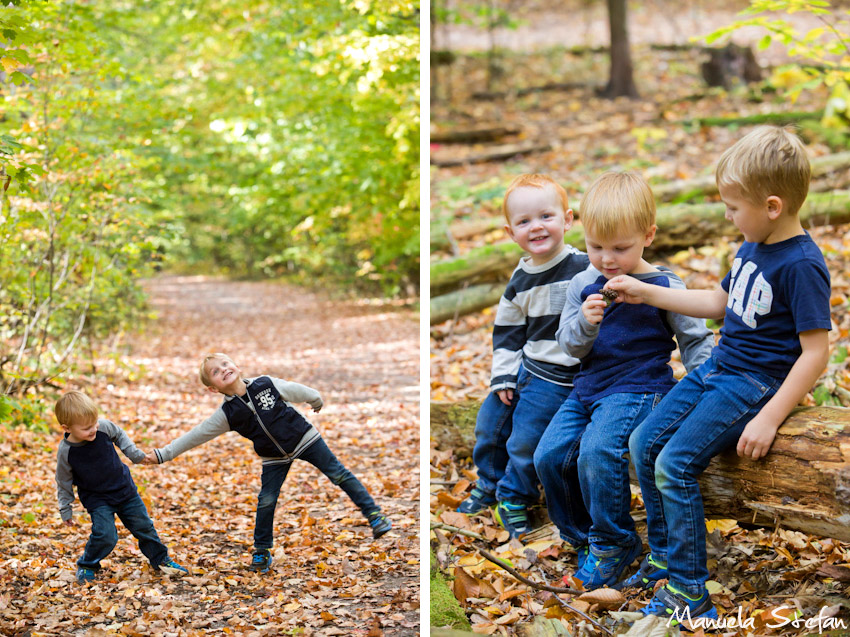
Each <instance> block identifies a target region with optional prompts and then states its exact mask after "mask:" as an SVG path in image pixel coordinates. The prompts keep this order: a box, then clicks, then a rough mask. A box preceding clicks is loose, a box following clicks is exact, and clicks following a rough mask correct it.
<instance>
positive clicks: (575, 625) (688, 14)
mask: <svg viewBox="0 0 850 637" xmlns="http://www.w3.org/2000/svg"><path fill="white" fill-rule="evenodd" d="M746 4H747V3H746V2H734V1H726V0H721V1H720V2H704V1H702V0H694V1H691V2H687V3H678V2H672V1H667V0H655V1H653V2H648V3H639V4H635V3H631V4H630V5H629V12H630V14H629V15H630V36H631V41H632V45H633V46H632V55H633V62H634V65H635V81H636V84H637V86H638V90H639V92H640V94H641V98H640V99H638V100H627V99H617V100H607V99H603V98H600V97H598V96H597V95H596V93H595V89H596V88H599V87H601V86H602V85H604V83H605V81H606V80H607V76H608V58H607V54H606V53H604V52H599V53H581V54H579V53H569V52H567V51H566V50H565V48H563V47H570V46H574V45H586V46H596V45H606V44H607V24H606V22H605V14H604V5H603V4H598V3H586V2H572V1H571V0H568V1H567V2H562V3H554V2H550V1H549V0H536V1H535V2H533V3H523V10H522V11H521V12H520V14H513V15H512V17H521V18H522V19H524V20H525V22H524V23H523V24H521V25H520V26H519V28H518V29H516V31H501V32H499V33H497V36H496V42H497V44H499V45H501V46H504V47H505V49H507V51H502V52H500V53H498V54H497V56H496V66H497V68H496V74H495V75H494V80H493V82H492V85H491V86H490V87H488V86H487V69H486V66H487V64H486V58H485V56H484V55H483V54H482V53H481V51H482V50H483V49H486V47H487V46H488V43H489V40H488V39H487V37H486V34H483V32H482V31H478V32H475V30H474V29H473V28H471V27H469V26H460V27H452V29H450V30H449V31H448V32H449V36H450V37H449V38H448V40H447V39H446V38H445V37H444V35H445V33H438V34H437V35H438V37H437V41H438V44H439V45H440V46H449V47H450V48H453V49H454V50H456V51H458V50H460V51H464V52H465V53H467V54H461V55H460V56H458V57H457V58H456V60H455V62H454V64H453V65H452V66H450V67H438V68H433V67H432V90H431V94H432V105H431V119H432V127H434V128H436V129H448V128H456V127H457V128H464V127H468V126H473V125H487V124H498V125H514V126H516V127H518V128H519V129H520V130H521V132H520V133H519V134H518V135H516V136H513V137H508V138H505V139H502V140H500V143H507V142H513V143H518V142H524V141H533V142H538V143H546V144H549V146H550V149H549V150H547V151H543V152H535V153H533V154H530V155H526V156H523V157H515V158H514V159H512V160H510V161H507V162H487V163H472V164H467V165H462V166H454V167H432V169H431V220H432V223H434V222H435V221H437V222H439V223H440V225H441V226H444V225H448V226H449V227H450V228H451V227H453V226H454V227H460V226H463V225H464V224H467V227H470V226H471V222H476V221H478V220H481V219H485V218H498V217H500V214H501V213H500V210H499V206H500V204H501V195H502V194H503V192H504V188H505V186H506V185H507V184H508V183H509V182H510V180H511V179H512V178H513V177H514V176H515V175H517V174H520V173H524V172H543V173H548V174H551V175H553V176H554V177H555V178H556V179H558V180H559V181H560V183H562V184H563V185H564V186H565V187H566V188H567V191H568V193H569V195H570V199H571V201H572V202H575V201H576V200H577V199H579V198H580V197H581V193H582V192H583V191H584V190H585V189H586V188H587V186H588V185H589V184H590V183H591V182H592V181H593V179H594V178H595V177H597V176H598V175H599V174H601V173H602V172H603V171H605V170H626V169H629V170H636V171H638V172H640V173H641V174H642V175H644V176H645V177H646V178H647V179H648V180H649V181H650V183H652V184H656V183H667V182H672V181H676V180H682V179H688V178H691V177H695V176H699V175H706V174H711V172H712V169H713V165H714V163H715V162H716V161H717V159H718V157H719V156H720V154H721V153H722V151H723V150H725V149H726V148H727V147H728V146H729V145H731V144H732V143H734V141H736V140H737V139H739V138H740V137H741V136H742V135H743V134H744V133H746V132H747V131H748V130H749V127H747V126H704V125H694V124H688V123H687V121H688V120H693V119H694V118H699V117H709V116H711V117H717V116H743V115H756V114H760V113H777V112H789V111H811V110H815V109H817V108H822V105H823V103H824V101H825V94H824V93H823V92H818V91H813V92H804V93H803V94H802V95H801V97H800V99H799V100H798V101H797V102H796V103H791V102H790V101H789V100H788V99H787V98H784V97H782V95H781V91H782V89H783V88H786V87H787V86H788V83H789V82H792V83H793V81H794V78H793V73H789V74H783V73H773V69H775V68H776V65H778V64H780V63H783V62H786V61H787V60H788V58H787V55H785V54H784V53H785V52H784V51H783V50H782V49H781V47H777V46H771V47H770V49H769V50H768V51H758V50H757V51H756V56H757V58H758V59H759V62H760V63H761V64H762V65H763V66H765V67H766V68H765V77H766V78H767V77H769V78H770V79H769V80H768V81H767V82H765V83H764V84H761V85H753V86H750V87H737V88H734V89H733V90H731V91H724V90H722V89H708V88H706V87H705V85H704V83H703V81H702V79H701V77H700V70H699V69H700V63H701V62H702V61H703V60H704V59H705V56H704V54H703V53H701V52H700V51H699V50H697V49H678V50H659V49H657V48H651V47H650V45H651V44H671V43H678V44H687V43H688V42H689V38H690V37H691V36H695V35H698V34H700V33H706V32H708V31H710V30H711V29H714V28H717V27H718V26H721V25H722V24H728V23H729V22H730V21H731V20H732V19H734V12H735V11H737V10H738V9H740V8H741V7H743V6H745V5H746ZM803 26H813V25H808V24H805V25H803ZM761 35H763V33H760V32H758V30H753V31H749V32H747V33H743V34H740V35H739V36H738V37H736V41H738V42H739V43H754V42H755V41H757V39H758V38H759V37H761ZM767 67H770V68H767ZM565 82H570V83H573V84H574V85H573V86H572V87H571V88H567V89H561V90H544V91H530V92H528V93H525V94H519V93H517V92H516V91H517V89H524V88H531V87H535V86H538V87H539V86H542V85H546V84H550V83H565ZM488 88H489V90H492V91H497V92H498V91H507V93H505V94H503V95H501V96H496V97H491V98H484V97H481V96H474V95H473V93H475V92H476V91H484V90H487V89H488ZM804 139H805V141H806V143H807V148H808V150H809V152H810V154H811V156H812V157H817V156H821V155H827V154H830V153H835V152H839V151H841V150H845V149H843V148H838V147H831V146H830V145H829V144H828V143H827V141H826V140H825V139H824V138H822V137H820V136H818V134H816V133H812V132H811V131H808V132H806V133H805V135H804ZM484 146H486V144H479V145H473V146H470V145H460V144H437V145H432V154H433V155H434V156H440V157H443V158H452V157H455V158H458V157H464V156H467V155H474V154H478V153H480V152H481V151H482V150H483V148H484ZM819 182H820V185H819V187H822V188H824V189H842V188H846V187H847V184H848V183H850V171H848V170H846V169H844V170H841V171H837V172H835V173H833V174H831V175H829V176H827V177H826V178H822V179H820V180H819ZM697 201H699V199H697ZM500 225H501V223H499V224H498V225H497V227H498V226H500ZM810 232H811V233H812V236H813V237H814V239H815V241H816V242H817V243H818V245H819V246H821V248H822V249H823V251H824V254H825V257H826V260H827V264H828V266H829V269H830V273H831V276H832V292H833V294H832V318H833V322H834V329H833V330H832V331H831V332H830V343H831V352H830V353H831V361H830V364H829V367H828V369H827V370H826V371H825V373H824V375H823V376H822V377H821V379H820V380H819V382H818V386H817V389H816V390H815V391H814V392H813V393H810V394H809V395H808V396H807V397H806V399H805V401H804V402H805V403H807V404H814V403H818V402H819V403H827V404H842V405H845V406H847V405H850V369H848V362H850V361H848V357H847V349H848V345H850V304H848V298H850V280H848V274H847V273H848V272H850V225H839V226H831V225H823V226H819V227H815V228H811V229H810ZM504 240H506V237H505V236H504V233H503V232H502V231H501V229H497V230H489V231H487V232H486V233H478V234H464V235H463V236H462V237H461V238H459V239H457V240H456V241H454V242H453V243H451V245H449V246H448V248H446V247H440V249H439V250H438V251H434V252H432V255H431V258H432V259H444V258H447V257H449V256H451V255H452V254H464V253H465V252H467V251H469V250H470V249H473V248H475V247H478V246H480V245H484V244H492V243H495V242H498V241H504ZM739 242H740V237H739V236H728V237H718V239H717V241H716V242H714V243H713V244H712V245H709V246H694V248H693V249H691V250H688V251H683V252H680V253H677V254H663V255H653V257H652V258H651V261H652V262H654V263H666V264H667V265H670V266H671V267H672V268H673V269H674V270H675V271H676V272H677V273H679V274H680V276H682V278H683V279H684V280H685V282H686V283H687V285H688V286H689V287H696V288H711V287H714V286H716V285H717V284H718V282H719V280H720V278H721V276H722V273H723V272H724V267H728V258H729V254H734V251H735V250H736V249H737V247H738V245H739ZM494 312H495V308H491V309H488V310H485V311H483V312H479V313H476V314H472V315H469V316H464V317H460V318H459V319H458V320H456V321H447V322H444V323H441V324H439V325H434V326H432V328H431V341H430V357H431V372H430V386H431V398H432V399H433V400H450V401H452V400H460V399H463V398H468V397H477V398H482V397H483V396H484V395H486V392H487V388H488V384H489V372H490V364H491V356H492V351H491V332H492V327H493V319H494ZM672 364H673V367H674V371H675V372H676V374H677V376H678V375H681V374H682V373H683V371H684V370H683V368H682V366H681V364H680V363H679V362H678V360H677V359H676V358H675V357H674V360H673V363H672ZM430 460H431V489H430V491H431V493H430V496H431V497H430V514H431V522H432V525H439V526H440V527H441V528H437V529H435V530H433V531H432V535H431V545H432V547H433V548H434V549H435V551H436V554H437V559H438V562H439V564H440V566H441V568H442V569H443V570H444V571H447V572H449V573H451V574H454V575H455V580H454V586H455V594H456V596H457V597H458V598H459V599H464V600H467V607H466V611H467V614H468V615H469V617H470V620H471V621H472V624H473V629H474V630H475V632H478V633H484V634H497V635H514V634H517V635H522V634H528V633H525V632H524V631H526V630H527V628H528V626H529V624H530V623H531V622H532V620H534V619H535V618H540V617H546V616H548V617H550V618H554V619H560V621H561V623H562V624H563V626H565V627H568V629H569V630H570V631H572V632H571V634H573V635H575V634H582V631H588V632H587V633H584V634H588V633H589V634H603V631H602V629H600V628H598V627H594V626H593V624H591V623H590V622H588V621H587V620H586V619H585V618H583V617H581V616H580V615H579V614H577V613H575V612H572V611H565V609H564V608H563V607H561V605H560V603H559V602H556V601H555V600H554V599H553V597H552V593H548V592H541V591H536V590H534V589H533V588H530V587H528V586H526V585H524V584H520V583H518V582H517V581H516V580H515V579H514V578H513V577H512V576H511V575H509V574H508V573H507V572H506V571H504V570H503V569H501V568H499V567H498V566H495V565H493V564H492V563H490V562H488V561H487V560H485V559H483V558H482V557H481V555H480V553H478V548H484V549H487V550H490V551H491V552H492V553H495V554H496V555H498V556H501V557H503V558H506V559H509V560H510V561H511V563H512V564H513V565H514V566H515V567H516V568H517V569H518V571H519V572H520V573H522V574H524V575H525V576H527V577H530V578H532V579H533V580H535V581H537V582H538V583H545V584H548V585H551V586H565V585H568V581H569V580H568V581H567V582H566V583H565V582H564V581H563V580H562V578H563V576H565V575H569V574H570V573H572V572H573V571H574V569H575V555H574V553H573V552H572V550H571V549H570V548H569V546H568V545H565V544H563V543H562V542H561V541H560V540H559V539H558V538H557V533H556V532H555V531H554V528H553V527H552V526H551V524H546V523H545V522H546V519H545V517H541V518H540V519H538V522H539V523H540V524H541V525H542V526H541V527H540V529H539V530H538V531H535V532H534V533H533V534H532V535H531V536H530V537H527V538H525V541H524V543H522V544H521V543H518V542H517V541H515V540H514V541H511V542H508V537H507V534H506V533H505V532H504V531H501V530H500V528H499V527H498V525H496V524H495V522H494V521H493V519H492V517H491V516H490V515H489V514H486V515H481V516H474V517H472V518H466V517H465V516H463V515H461V514H457V513H455V511H454V509H455V507H456V506H457V504H458V502H459V501H461V500H462V499H463V498H464V497H465V496H466V495H467V493H468V490H469V486H470V483H471V482H472V481H474V479H475V473H474V467H473V466H472V464H471V463H470V461H469V459H468V458H458V457H456V456H455V455H454V454H453V453H452V451H451V450H436V449H432V450H431V457H430ZM633 505H634V506H633V515H634V516H635V518H636V519H637V520H639V528H642V522H640V520H641V518H643V517H644V516H645V514H644V512H643V507H642V503H641V501H640V497H639V495H638V494H635V497H634V499H633ZM708 524H709V530H710V531H711V533H710V553H709V558H710V566H711V567H712V568H711V570H712V578H713V582H714V583H713V584H712V585H711V586H712V592H713V593H714V596H713V599H714V601H715V604H716V606H717V607H718V609H719V610H720V611H721V615H722V616H724V617H729V616H730V615H731V614H735V613H737V611H738V609H739V608H740V609H741V612H742V615H743V616H744V617H745V618H746V617H753V618H755V619H754V621H755V624H754V626H753V627H752V628H748V629H746V630H739V629H730V630H728V631H727V633H726V634H729V635H738V634H740V635H744V634H752V635H761V634H779V633H782V632H783V631H784V632H785V633H786V634H795V635H799V634H806V633H808V632H814V633H817V632H818V626H817V625H814V626H811V625H810V626H809V627H808V630H806V627H805V626H804V625H802V624H797V625H791V624H787V625H785V626H783V627H781V628H776V629H774V630H771V629H769V628H768V624H774V625H775V624H778V623H779V622H778V621H776V620H772V621H771V620H770V619H769V618H770V615H769V613H768V612H767V611H770V610H772V609H778V608H779V607H781V606H782V605H787V606H789V607H791V608H795V609H798V610H800V611H802V612H804V613H805V616H806V617H807V618H811V617H812V616H813V614H814V615H817V613H818V612H819V609H822V608H823V609H828V610H827V611H825V612H826V613H827V614H835V616H836V617H838V618H841V619H843V621H844V627H850V607H848V604H847V601H846V600H847V599H848V597H850V587H848V581H850V545H848V544H842V543H840V542H837V541H835V540H832V539H829V538H819V537H814V536H806V535H804V534H802V533H798V532H791V531H787V530H783V529H776V530H772V529H749V530H747V529H742V528H740V527H739V526H737V525H736V524H735V523H734V522H733V521H710V522H709V523H708ZM451 527H458V528H462V529H464V530H465V531H469V532H472V533H474V534H478V535H480V536H481V538H482V539H475V538H471V537H469V536H468V535H463V534H461V533H459V532H457V531H454V530H452V528H451ZM646 599H647V595H646V594H642V595H639V596H636V595H634V594H633V593H630V594H629V595H627V597H626V598H622V597H618V598H617V599H609V600H604V599H596V598H594V597H593V596H591V597H590V598H589V599H588V598H585V599H584V600H578V599H576V598H570V597H564V600H568V601H569V603H570V604H571V605H572V606H574V607H576V608H577V609H578V610H580V611H583V612H585V613H587V614H589V615H590V617H591V618H592V619H593V620H594V621H598V622H600V623H601V624H603V625H604V627H605V628H606V629H608V630H612V631H614V632H625V631H626V630H628V628H627V625H628V622H627V621H623V620H622V619H619V620H618V619H615V617H621V616H618V615H616V613H617V612H620V611H625V612H628V611H633V610H635V609H636V608H637V607H639V606H642V605H643V603H645V601H646ZM609 611H613V612H614V613H615V614H614V615H612V614H610V613H609ZM759 617H760V618H761V619H759ZM821 627H822V628H823V629H824V631H826V630H827V629H828V628H830V625H829V623H828V621H827V620H824V622H823V623H822V624H821ZM832 627H840V625H836V624H833V625H832ZM645 628H646V627H645ZM550 630H551V627H550ZM649 630H651V627H650V628H647V630H646V631H644V632H643V633H641V634H649ZM539 634H554V633H543V632H540V633H539ZM659 634H663V630H661V632H660V633H659Z"/></svg>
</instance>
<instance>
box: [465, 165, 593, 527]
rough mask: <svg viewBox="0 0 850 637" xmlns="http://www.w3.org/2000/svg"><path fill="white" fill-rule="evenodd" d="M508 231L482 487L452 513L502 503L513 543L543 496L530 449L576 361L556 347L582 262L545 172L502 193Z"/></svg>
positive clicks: (563, 198)
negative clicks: (515, 258)
mask: <svg viewBox="0 0 850 637" xmlns="http://www.w3.org/2000/svg"><path fill="white" fill-rule="evenodd" d="M502 211H503V213H504V215H505V221H506V222H507V223H506V225H505V231H506V232H507V233H508V235H509V236H510V237H511V239H513V240H514V241H515V242H516V243H517V244H518V245H519V246H520V247H521V248H522V249H523V250H525V251H526V252H527V253H528V256H525V257H523V258H522V259H520V262H519V265H518V266H517V268H516V269H515V270H514V272H513V275H512V276H511V280H510V281H509V282H508V286H507V288H506V289H505V293H504V294H503V295H502V298H501V300H500V301H499V308H498V310H497V312H496V321H495V325H494V327H493V364H492V372H491V376H490V394H488V396H487V398H485V400H484V402H483V403H482V405H481V408H480V410H479V412H478V418H477V421H476V425H475V447H474V448H473V451H472V459H473V462H474V463H475V466H476V467H477V469H478V480H477V483H476V485H475V487H474V488H473V489H472V493H471V494H470V496H469V497H468V498H467V499H466V500H465V501H464V502H462V503H461V504H460V506H459V507H458V511H460V512H462V513H467V514H472V513H478V512H479V511H483V510H486V509H487V508H488V507H490V506H492V505H494V504H498V506H497V507H496V518H497V520H499V522H500V523H501V524H502V526H503V527H504V528H505V529H506V530H507V531H508V532H509V533H510V535H511V537H519V536H520V535H522V534H523V533H527V532H528V531H530V530H531V524H530V522H529V517H528V506H529V505H532V504H536V503H537V502H538V500H539V499H540V492H539V487H538V485H539V480H538V478H537V473H536V472H535V470H534V462H533V456H534V450H535V449H536V448H537V442H538V440H539V439H540V436H541V435H542V434H543V432H544V431H545V429H546V426H547V425H548V424H549V419H550V418H551V417H552V416H553V415H554V413H555V412H556V411H557V409H558V407H560V405H561V403H562V402H563V401H564V399H566V397H567V396H569V395H570V391H571V390H572V384H573V376H574V375H575V373H576V371H577V370H578V361H577V360H576V359H574V358H571V357H570V356H567V355H566V354H564V353H563V352H562V351H561V350H560V348H559V347H558V344H557V343H556V342H555V330H556V329H557V327H558V319H559V317H560V315H561V308H562V307H563V305H564V298H565V291H566V286H567V285H568V284H569V281H570V279H571V278H572V277H573V276H574V275H576V274H577V273H579V272H581V271H583V270H584V269H585V268H586V267H587V264H588V260H587V255H585V254H584V253H583V252H579V251H578V250H576V249H575V248H573V247H572V246H568V245H566V244H565V243H564V235H565V234H566V231H567V230H568V229H569V227H570V226H571V225H572V222H573V211H572V210H570V208H569V204H568V201H567V193H566V191H565V190H564V189H563V187H562V186H561V185H560V184H558V183H557V182H556V181H555V180H554V179H552V178H551V177H549V176H547V175H537V174H526V175H520V176H519V177H517V178H516V179H514V180H513V182H511V184H510V186H509V187H508V189H507V192H506V193H505V198H504V202H503V204H502Z"/></svg>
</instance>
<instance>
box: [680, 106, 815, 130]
mask: <svg viewBox="0 0 850 637" xmlns="http://www.w3.org/2000/svg"><path fill="white" fill-rule="evenodd" d="M822 117H823V111H822V110H819V111H795V112H788V113H756V114H755V115H738V116H735V117H696V118H694V119H687V120H684V121H683V122H682V124H683V125H685V126H693V125H697V126H757V125H759V124H777V125H782V124H793V123H795V122H801V121H804V120H810V119H821V118H822Z"/></svg>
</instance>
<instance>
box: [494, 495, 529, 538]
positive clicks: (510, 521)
mask: <svg viewBox="0 0 850 637" xmlns="http://www.w3.org/2000/svg"><path fill="white" fill-rule="evenodd" d="M494 515H495V516H496V522H498V523H499V524H500V525H501V526H502V528H503V529H505V530H506V531H507V532H508V533H509V534H510V536H511V537H519V536H520V535H523V534H524V533H528V532H529V531H531V522H529V520H528V509H527V508H526V506H525V505H524V504H517V503H516V502H499V504H498V505H496V508H495V510H494Z"/></svg>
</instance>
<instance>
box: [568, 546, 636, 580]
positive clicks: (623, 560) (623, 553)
mask: <svg viewBox="0 0 850 637" xmlns="http://www.w3.org/2000/svg"><path fill="white" fill-rule="evenodd" d="M596 549H597V550H599V551H604V552H610V551H613V550H616V552H615V553H613V554H611V555H608V556H606V557H599V556H598V555H595V554H594V553H593V550H592V549H591V550H590V553H589V554H588V556H587V559H586V560H585V561H584V564H582V565H581V568H580V569H579V570H578V571H577V572H576V574H575V575H574V579H576V580H579V581H580V582H581V584H582V586H584V590H586V591H592V590H594V589H597V588H602V587H603V586H612V585H613V584H615V583H616V582H617V580H619V579H620V575H622V574H623V571H624V570H626V567H627V566H628V565H629V564H631V563H632V562H634V560H635V558H636V557H637V556H638V555H640V550H641V545H640V542H636V543H635V544H633V545H632V546H629V547H627V548H621V547H618V546H612V545H607V544H599V545H597V546H596Z"/></svg>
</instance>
